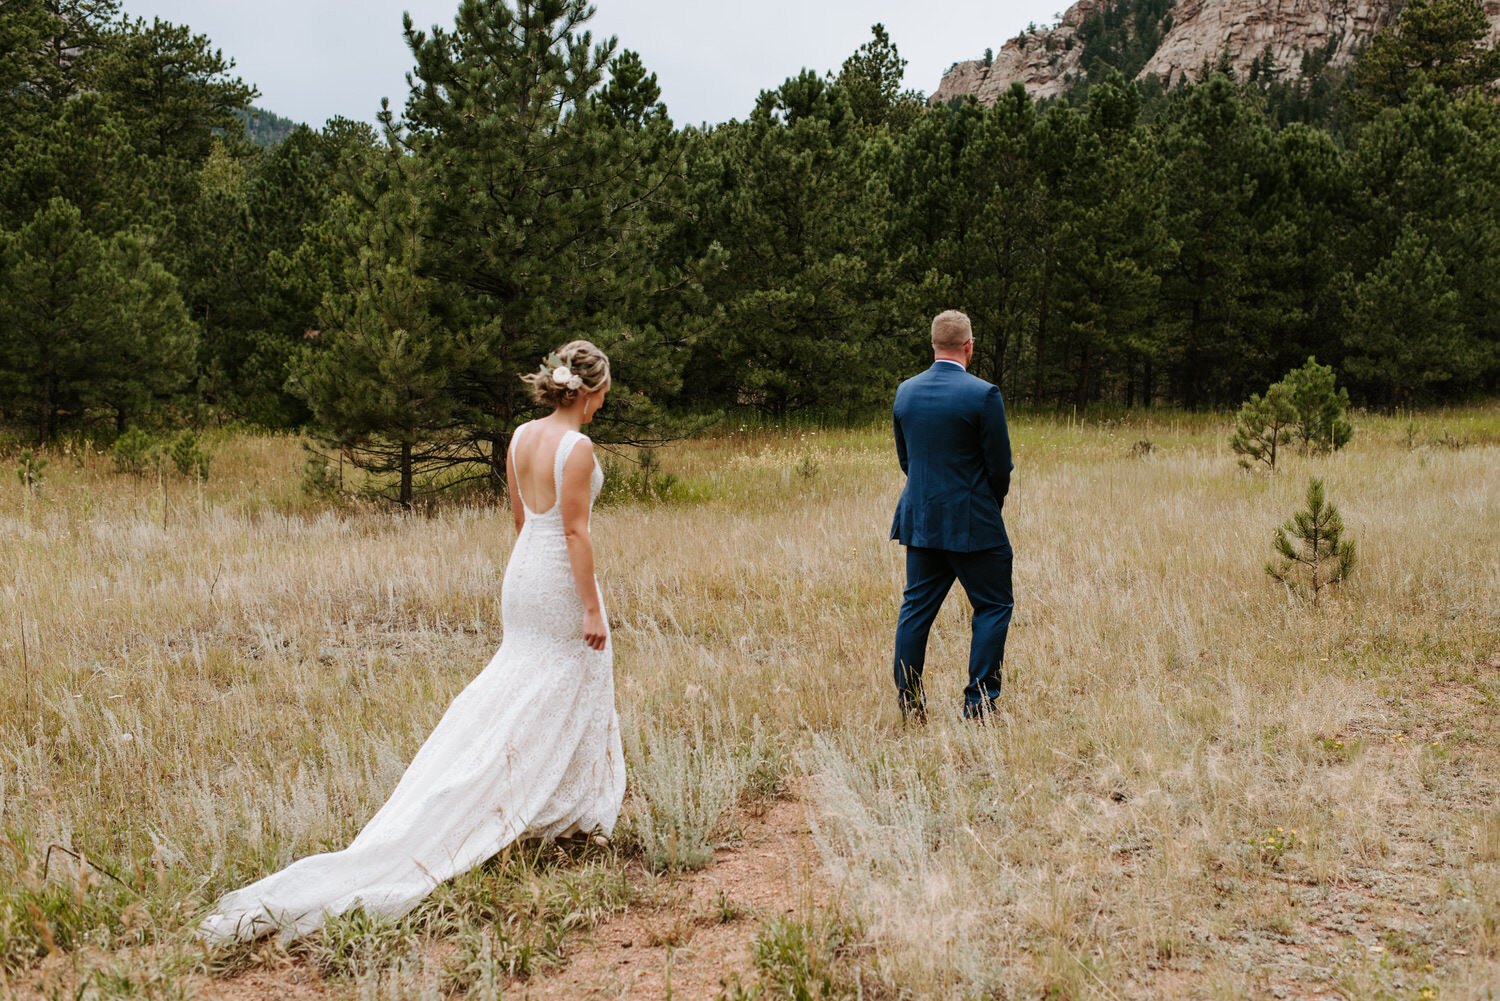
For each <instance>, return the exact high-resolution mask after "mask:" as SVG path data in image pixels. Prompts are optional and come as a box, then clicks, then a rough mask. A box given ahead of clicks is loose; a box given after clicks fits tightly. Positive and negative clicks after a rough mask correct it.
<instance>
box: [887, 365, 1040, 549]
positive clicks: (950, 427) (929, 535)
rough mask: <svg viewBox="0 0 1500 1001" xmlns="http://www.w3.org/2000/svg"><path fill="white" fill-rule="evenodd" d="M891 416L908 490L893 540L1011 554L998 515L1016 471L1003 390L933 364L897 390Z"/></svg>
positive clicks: (899, 509) (898, 510)
mask: <svg viewBox="0 0 1500 1001" xmlns="http://www.w3.org/2000/svg"><path fill="white" fill-rule="evenodd" d="M894 417H895V431H896V456H897V458H899V459H900V460H901V471H902V472H904V473H905V474H906V487H905V489H903V490H902V491H901V500H900V501H898V502H897V504H896V516H895V518H894V520H893V521H892V523H891V538H893V539H898V540H900V541H901V542H902V543H903V544H905V545H908V546H921V547H923V548H928V549H947V550H951V551H954V552H963V553H972V552H977V551H979V550H982V549H994V548H997V547H1004V548H1005V549H1007V550H1008V549H1009V548H1010V539H1009V537H1007V536H1006V534H1005V521H1004V519H1003V518H1002V517H1001V514H1000V512H1001V509H1002V508H1003V507H1004V505H1005V495H1006V493H1008V492H1009V490H1010V471H1011V469H1012V468H1014V467H1013V466H1012V465H1011V460H1010V432H1009V431H1008V430H1007V429H1006V426H1005V401H1004V400H1002V399H1001V398H1000V390H999V388H998V387H995V386H992V385H990V384H989V383H988V382H985V381H984V380H983V379H981V378H979V377H977V376H973V375H970V374H969V373H968V372H965V371H964V370H963V368H962V367H961V366H959V365H957V364H953V363H951V362H946V361H939V362H934V363H933V366H932V368H930V369H928V370H927V371H925V372H923V373H922V374H921V375H917V376H913V377H912V378H910V379H907V380H906V381H905V382H903V383H902V384H901V385H900V386H899V387H897V389H896V405H895V408H894Z"/></svg>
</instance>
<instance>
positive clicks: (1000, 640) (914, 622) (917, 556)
mask: <svg viewBox="0 0 1500 1001" xmlns="http://www.w3.org/2000/svg"><path fill="white" fill-rule="evenodd" d="M1011 562H1012V554H1011V548H1010V546H998V547H996V548H994V549H984V550H980V551H978V552H973V553H960V552H954V551H952V550H948V549H926V548H923V547H921V546H907V547H906V592H905V595H904V597H903V599H902V602H901V617H900V619H899V620H897V623H896V660H895V674H896V695H897V698H898V699H899V700H900V703H901V711H902V714H903V715H906V714H909V713H913V712H916V713H922V712H924V711H925V708H926V700H925V697H924V695H923V693H922V668H923V666H924V664H925V663H926V660H927V634H928V633H929V632H930V631H931V630H932V623H933V620H934V619H936V618H937V613H938V609H940V608H942V606H943V599H944V598H946V597H947V596H948V592H949V590H951V589H952V587H953V581H954V580H955V579H957V580H958V582H959V583H961V584H962V585H963V588H964V592H965V593H966V594H967V595H968V596H969V604H970V605H971V606H972V607H973V609H974V616H973V619H972V621H971V627H972V629H973V638H972V639H971V640H970V643H969V683H968V685H966V686H965V687H964V715H965V716H981V715H983V714H985V713H989V712H993V711H994V709H995V700H996V699H997V698H999V696H1000V669H1001V666H1002V664H1003V663H1004V662H1005V636H1006V633H1008V632H1009V631H1010V613H1011V609H1012V607H1013V606H1014V604H1015V601H1014V598H1013V596H1012V594H1011Z"/></svg>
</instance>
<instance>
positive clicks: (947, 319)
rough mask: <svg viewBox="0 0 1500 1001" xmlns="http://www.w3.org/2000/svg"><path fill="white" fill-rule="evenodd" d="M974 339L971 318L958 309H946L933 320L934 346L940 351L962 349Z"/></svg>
mask: <svg viewBox="0 0 1500 1001" xmlns="http://www.w3.org/2000/svg"><path fill="white" fill-rule="evenodd" d="M973 339H974V328H973V326H972V325H971V324H970V323H969V318H968V316H966V315H965V314H963V313H960V312H959V311H958V310H956V309H945V310H943V312H941V313H939V314H938V315H937V316H935V317H933V319H932V346H933V347H934V348H936V349H937V350H939V351H952V350H953V349H955V348H961V347H963V346H964V345H965V344H967V343H968V342H969V341H971V340H973Z"/></svg>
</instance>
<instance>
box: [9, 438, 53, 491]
mask: <svg viewBox="0 0 1500 1001" xmlns="http://www.w3.org/2000/svg"><path fill="white" fill-rule="evenodd" d="M20 458H21V462H20V465H18V466H17V467H16V479H18V480H20V481H21V486H23V487H25V488H26V489H27V490H31V489H33V488H35V487H36V486H37V485H38V484H40V483H41V482H42V471H43V470H44V469H46V468H47V460H46V459H43V458H41V457H40V456H38V455H36V454H35V453H33V452H32V451H31V449H29V448H28V449H24V450H23V451H22V452H21V456H20Z"/></svg>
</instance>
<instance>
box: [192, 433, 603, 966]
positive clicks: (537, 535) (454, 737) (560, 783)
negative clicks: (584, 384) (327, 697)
mask: <svg viewBox="0 0 1500 1001" xmlns="http://www.w3.org/2000/svg"><path fill="white" fill-rule="evenodd" d="M531 430H532V425H530V424H526V425H522V427H520V428H518V429H517V431H516V434H515V436H514V437H513V438H512V441H511V456H512V462H514V456H515V442H516V440H518V439H519V438H520V436H521V435H522V434H524V433H528V432H530V431H531ZM582 440H584V436H583V435H582V434H580V433H578V432H576V431H567V432H565V433H564V434H563V437H562V440H561V441H559V442H558V446H557V453H556V456H555V457H554V459H553V482H554V484H555V485H556V487H557V491H556V496H558V497H559V498H560V497H561V496H562V471H563V465H564V463H565V462H566V461H567V458H568V455H569V453H570V452H571V451H572V449H573V447H574V446H575V445H576V444H577V443H578V442H580V441H582ZM603 480H604V477H603V474H602V473H601V472H600V469H599V465H598V463H597V462H596V463H595V464H594V471H593V476H592V479H591V483H590V490H591V496H590V505H592V503H593V498H595V497H598V495H599V488H600V487H601V486H602V485H603ZM522 504H523V506H525V513H526V521H525V524H524V526H523V527H522V529H521V534H520V536H519V537H518V538H517V539H516V545H515V550H514V551H513V552H512V553H511V557H510V563H509V565H508V566H507V567H506V570H505V583H504V590H503V591H502V592H501V598H500V611H501V618H502V627H503V635H502V640H501V644H500V649H499V650H498V651H496V653H495V656H494V657H493V658H492V659H491V660H490V662H489V665H488V666H487V667H486V668H485V669H484V670H483V671H482V672H480V674H479V676H478V677H476V678H475V679H474V680H473V681H471V682H470V683H469V685H468V687H466V688H465V689H464V690H463V691H462V692H461V693H460V694H459V696H458V697H457V698H456V699H454V700H453V704H452V705H450V706H449V707H448V711H447V712H446V713H444V714H443V718H442V720H441V721H439V722H438V725H437V728H436V729H435V730H433V731H432V735H431V736H429V737H428V738H427V742H426V743H424V744H423V745H422V747H421V749H420V750H419V751H417V755H416V757H415V758H413V759H412V762H411V764H410V765H409V766H408V767H407V769H406V773H405V774H404V775H402V776H401V781H400V782H399V783H398V784H397V785H396V788H395V791H393V792H392V793H391V796H390V799H388V800H386V803H385V805H384V806H382V807H381V808H380V811H379V812H378V813H376V814H375V816H374V817H372V818H371V819H370V822H369V823H368V824H366V825H365V827H364V830H362V831H360V832H359V835H358V836H357V837H356V838H355V839H354V841H353V843H351V844H350V845H349V847H348V848H345V849H344V850H343V851H338V852H329V853H327V854H323V855H313V856H310V857H308V858H304V859H302V860H301V861H299V862H295V863H293V864H292V865H290V866H288V867H287V868H285V869H283V870H282V871H280V872H278V873H275V874H274V875H271V876H268V877H266V878H265V879H262V880H260V881H259V882H256V883H252V884H251V885H249V886H246V887H244V888H243V889H240V890H235V891H234V892H232V893H229V894H226V895H225V896H224V897H223V898H222V899H220V900H219V902H218V903H217V904H216V905H215V906H214V909H213V910H212V912H210V914H209V915H208V917H207V918H205V919H204V921H203V923H202V925H201V926H200V929H199V934H200V936H201V937H202V938H204V939H206V940H209V941H213V942H228V941H232V940H234V939H249V938H255V937H258V936H259V935H262V934H265V933H267V932H271V931H276V932H279V933H280V935H281V937H282V938H283V939H286V940H290V939H293V938H296V937H298V936H300V935H305V934H307V933H308V932H311V931H314V930H316V929H318V928H321V927H322V925H323V922H324V921H325V920H326V919H327V918H328V917H329V916H331V915H336V914H341V913H343V912H345V911H347V910H350V909H352V908H354V907H356V906H358V907H363V908H364V910H365V912H366V913H368V914H371V915H380V916H397V915H400V914H403V913H405V912H406V911H408V910H410V909H411V908H412V907H414V906H415V905H416V904H417V903H418V902H420V901H421V900H422V899H423V898H424V897H426V896H427V895H428V894H429V893H431V892H432V890H433V888H434V887H436V886H437V885H438V884H439V883H441V882H443V881H444V880H447V879H449V878H451V877H453V876H456V875H458V874H459V873H462V872H465V871H467V870H469V869H471V868H473V867H474V866H476V865H478V864H479V863H481V862H483V861H485V860H486V859H488V858H489V857H490V856H492V855H494V854H495V853H497V852H498V851H500V849H501V848H503V847H505V846H506V845H508V844H510V843H511V842H513V841H515V840H517V839H520V838H544V839H545V838H554V837H561V836H564V835H568V834H572V833H575V832H580V831H585V832H586V831H592V830H595V829H600V830H603V831H605V832H606V833H607V832H609V831H611V830H612V829H613V828H614V824H615V820H616V818H617V817H618V816H619V813H620V803H621V800H622V799H623V797H624V795H625V763H624V757H623V754H622V752H621V747H620V721H619V716H618V714H617V713H616V712H615V692H614V675H613V668H612V658H613V653H612V649H611V646H610V644H609V642H608V641H606V643H605V647H604V649H603V650H592V649H590V648H589V647H588V645H587V644H585V642H584V639H583V605H582V603H581V602H580V601H579V600H578V592H577V590H576V588H575V586H574V582H573V569H572V566H571V564H570V563H569V561H568V547H567V543H566V540H565V538H564V536H563V523H562V512H561V504H560V503H554V504H553V505H552V507H551V508H550V509H548V510H547V511H543V512H540V513H538V512H536V511H533V510H531V507H530V506H529V505H526V503H525V498H524V497H523V498H522ZM595 586H597V583H596V585H595ZM601 604H602V602H601Z"/></svg>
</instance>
